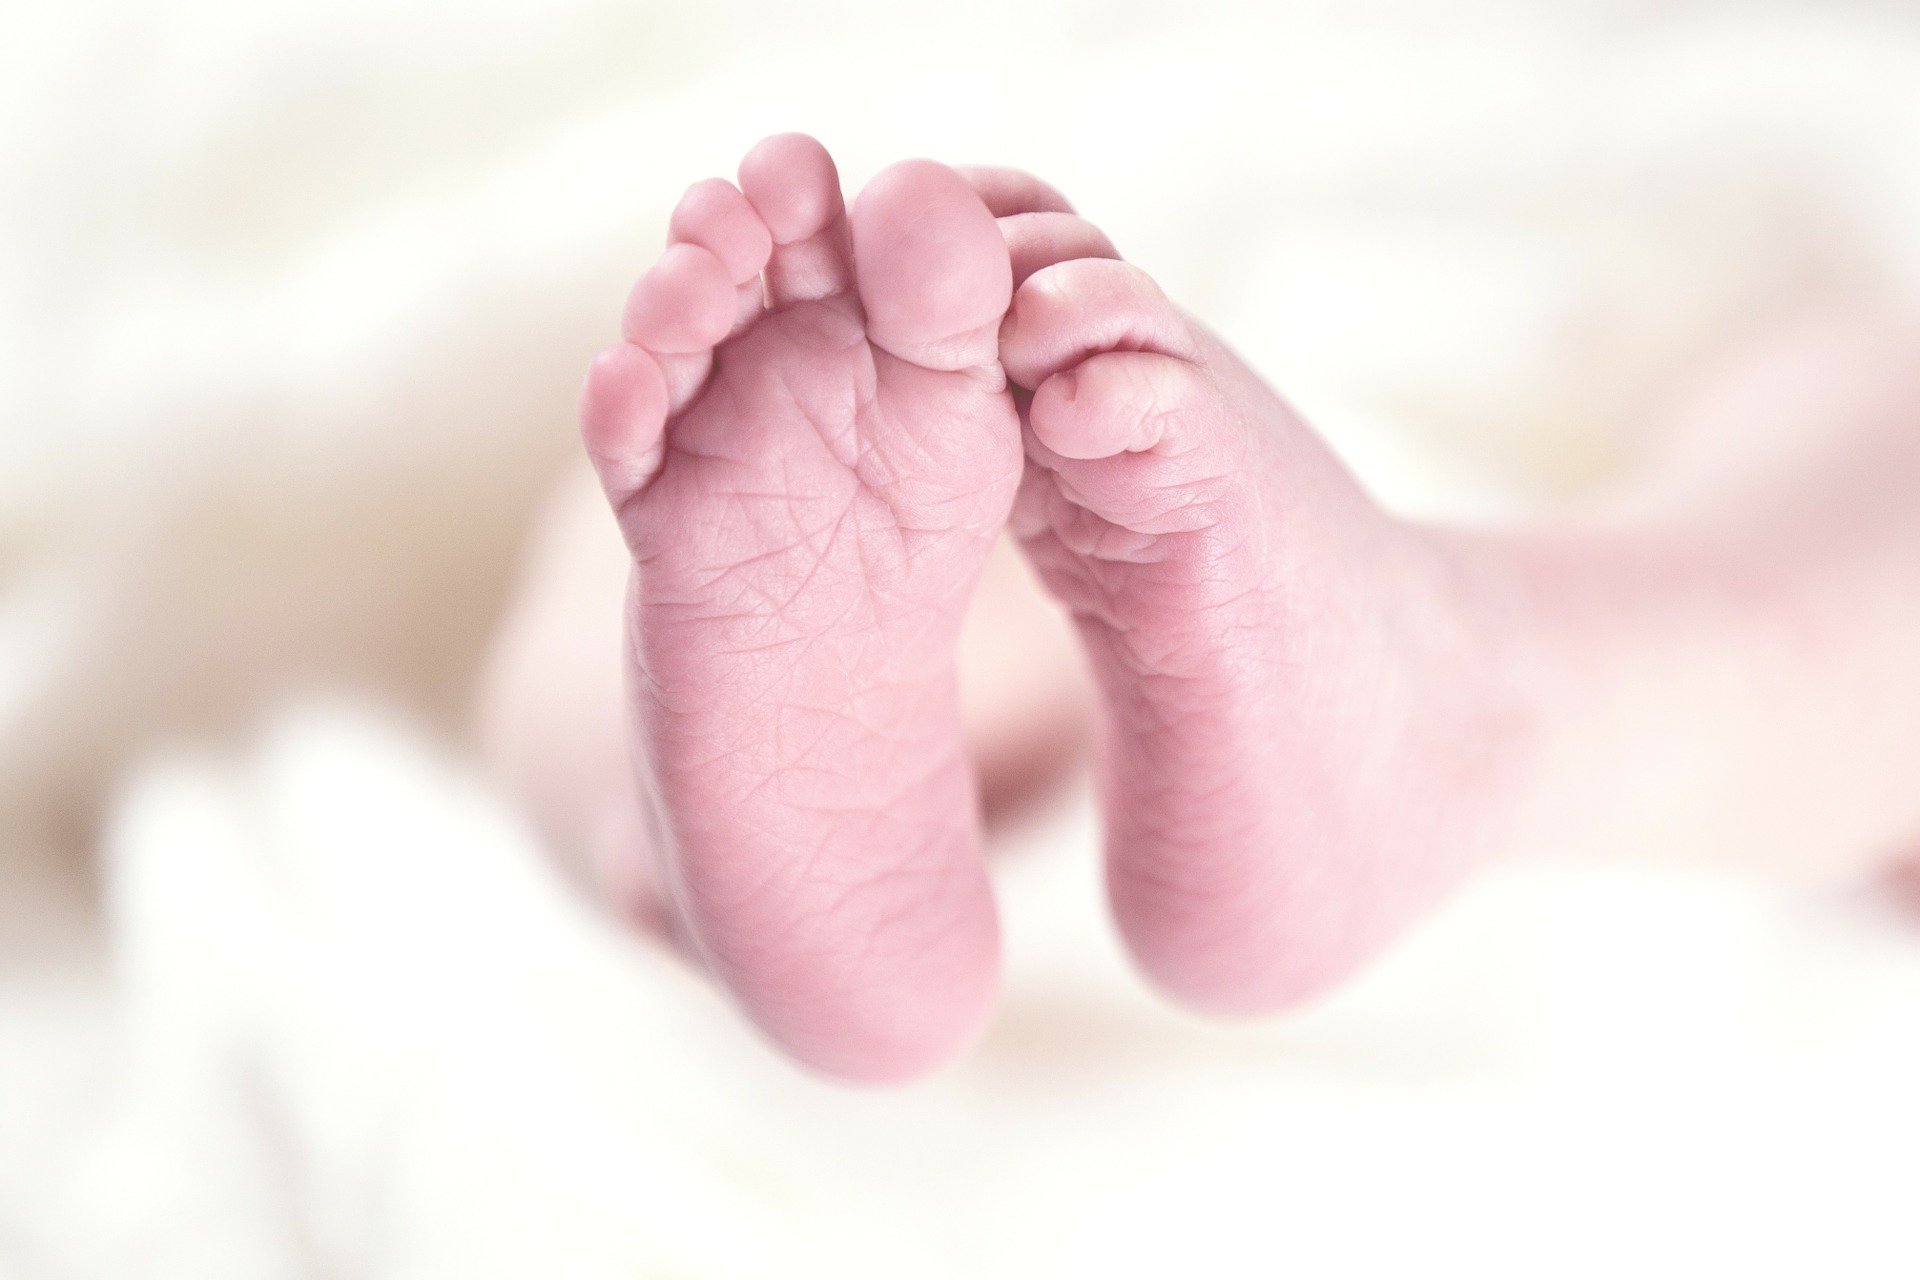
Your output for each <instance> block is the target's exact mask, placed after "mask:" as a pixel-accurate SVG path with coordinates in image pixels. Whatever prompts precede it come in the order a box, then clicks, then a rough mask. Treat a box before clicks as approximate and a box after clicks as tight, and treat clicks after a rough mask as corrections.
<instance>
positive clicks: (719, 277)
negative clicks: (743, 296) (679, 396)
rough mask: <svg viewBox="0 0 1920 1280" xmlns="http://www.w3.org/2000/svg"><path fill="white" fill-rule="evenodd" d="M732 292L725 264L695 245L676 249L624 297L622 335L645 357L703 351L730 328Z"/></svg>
mask: <svg viewBox="0 0 1920 1280" xmlns="http://www.w3.org/2000/svg"><path fill="white" fill-rule="evenodd" d="M736 297H737V294H736V290H735V287H734V282H733V278H732V276H731V275H730V274H729V273H728V271H727V268H726V264H724V263H723V262H721V261H720V259H719V258H718V257H717V256H716V255H715V254H714V253H713V252H712V251H711V250H709V249H705V248H702V247H701V246H699V245H696V244H674V245H669V246H668V247H667V251H666V252H665V253H663V254H661V255H660V261H659V262H657V263H655V264H654V266H653V269H652V270H651V271H649V272H647V274H646V275H644V276H641V277H640V282H639V283H638V284H636V285H634V286H633V292H632V293H631V294H630V295H628V297H627V309H626V314H625V315H624V316H623V317H622V320H621V325H620V331H621V335H622V336H623V337H625V338H626V340H627V341H628V342H631V343H634V344H635V345H637V346H641V347H645V348H646V349H647V350H649V351H656V352H661V353H664V354H668V355H684V354H688V353H691V352H699V351H704V350H706V349H708V348H710V347H712V346H713V345H714V344H715V343H716V342H719V341H720V340H721V339H722V338H724V337H726V336H727V333H728V331H729V330H730V329H732V328H733V321H734V312H735V308H736Z"/></svg>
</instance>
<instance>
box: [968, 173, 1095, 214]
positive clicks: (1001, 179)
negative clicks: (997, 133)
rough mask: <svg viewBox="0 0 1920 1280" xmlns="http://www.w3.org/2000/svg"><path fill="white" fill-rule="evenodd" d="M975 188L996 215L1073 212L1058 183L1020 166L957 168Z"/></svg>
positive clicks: (976, 193) (969, 184) (975, 192)
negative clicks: (1057, 185)
mask: <svg viewBox="0 0 1920 1280" xmlns="http://www.w3.org/2000/svg"><path fill="white" fill-rule="evenodd" d="M954 172H955V173H957V174H959V175H960V177H961V178H962V179H963V180H964V181H965V182H966V184H967V185H968V186H970V187H972V188H973V191H974V194H975V195H977V196H979V197H980V199H981V200H982V201H983V202H984V203H985V204H986V206H987V209H988V211H989V212H991V213H992V214H993V216H994V217H996V218H1006V217H1011V216H1012V215H1014V214H1018V213H1072V212H1073V206H1072V205H1071V204H1069V203H1068V202H1067V198H1066V197H1065V196H1063V195H1061V194H1060V192H1059V191H1058V190H1056V189H1055V188H1054V187H1052V186H1050V185H1048V184H1047V183H1044V182H1042V181H1040V179H1038V178H1036V177H1034V176H1033V175H1032V174H1030V173H1026V172H1023V171H1022V170H1019V169H1006V168H1001V167H999V166H997V165H985V164H964V165H961V166H960V167H959V168H957V169H955V170H954Z"/></svg>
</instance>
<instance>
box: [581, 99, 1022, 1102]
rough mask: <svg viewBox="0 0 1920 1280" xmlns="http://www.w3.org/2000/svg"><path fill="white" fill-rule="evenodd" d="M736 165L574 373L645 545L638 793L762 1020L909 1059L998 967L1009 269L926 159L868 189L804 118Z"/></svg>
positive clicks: (898, 1062) (946, 1048)
mask: <svg viewBox="0 0 1920 1280" xmlns="http://www.w3.org/2000/svg"><path fill="white" fill-rule="evenodd" d="M740 184H741V185H740V190H738V191H736V190H735V189H733V188H732V187H729V186H727V185H726V184H723V183H717V182H706V183H702V184H700V185H698V186H696V187H695V188H693V190H692V191H690V192H689V193H688V196H687V199H686V201H685V203H683V205H682V206H681V209H680V211H679V213H677V214H676V215H675V219H674V223H673V236H674V243H673V245H672V246H671V247H669V248H668V250H667V251H666V253H665V254H664V255H662V257H661V259H660V262H659V264H658V265H657V266H656V267H655V268H654V269H653V270H652V271H651V272H649V273H648V274H647V276H646V277H645V278H643V279H642V280H641V281H640V283H639V284H638V285H637V286H636V287H635V289H634V291H633V296H632V298H631V300H630V301H629V303H628V306H627V311H626V320H625V324H624V335H625V338H626V341H625V342H624V343H622V344H620V345H618V346H615V347H613V348H610V349H609V350H608V351H607V352H605V353H603V354H602V355H601V356H600V357H599V358H598V359H597V360H596V361H595V363H594V367H593V369H592V371H591V373H590V375H589V378H588V382H587V386H586V389H585V391H584V392H583V396H582V425H583V435H584V439H585V442H586V446H587V452H588V454H589V456H590V457H591V458H592V460H593V462H594V464H595V467H596V470H597V471H598V472H599V475H600V479H601V483H602V486H603V488H604V489H605V491H606V494H607V497H608V499H609V501H610V502H611V504H612V505H613V508H614V510H615V512H616V514H617V516H618V519H619V524H620V528H621V532H622V533H623V535H624V537H625V539H626V542H627V545H628V547H629V549H630V550H631V552H632V555H633V559H634V574H633V584H632V589H631V605H630V613H629V620H628V628H627V632H628V637H629V641H630V649H629V653H630V658H631V664H632V681H631V684H632V697H633V703H634V713H635V716H636V719H637V723H638V727H639V735H638V736H639V740H640V742H641V743H642V747H643V753H644V757H645V758H644V766H645V768H644V771H643V772H644V775H645V785H646V788H647V790H648V791H649V792H650V794H651V796H652V799H653V801H654V805H653V808H654V812H655V814H656V815H657V821H658V824H659V827H660V830H659V835H660V841H659V843H660V846H661V848H662V850H663V852H664V854H665V864H666V879H667V882H668V885H669V888H670V891H671V895H672V898H673V901H674V904H675V906H676V908H677V913H678V915H679V918H680V920H681V922H682V924H683V925H684V927H685V930H686V932H687V934H688V936H689V938H690V939H691V941H692V943H693V945H694V947H695V948H696V949H697V951H698V952H699V954H700V955H701V956H702V957H703V958H704V959H705V961H706V962H707V964H708V965H709V966H710V967H711V968H712V970H713V971H714V973H715V974H716V975H717V976H718V977H719V978H720V980H721V981H722V982H723V983H724V984H725V985H726V986H727V987H728V988H729V989H731V990H732V991H733V992H734V993H735V994H736V995H737V997H738V998H739V1000H740V1002H741V1004H742V1006H743V1007H744V1009H745V1010H746V1012H747V1013H748V1015H749V1016H750V1017H751V1018H752V1019H753V1020H754V1021H755V1022H756V1023H758V1024H759V1025H760V1026H761V1027H762V1028H763V1029H764V1030H765V1031H766V1032H767V1033H768V1034H769V1035H770V1036H771V1037H772V1038H773V1039H775V1040H776V1041H777V1042H779V1043H780V1044H781V1045H782V1046H784V1047H785V1048H786V1049H787V1050H788V1051H789V1052H791V1053H792V1054H794V1055H795V1056H796V1057H798V1058H800V1059H801V1060H803V1061H805V1062H807V1063H810V1064H811V1065H813V1066H815V1067H817V1068H819V1069H821V1070H823V1071H826V1072H829V1073H832V1074H835V1075H839V1076H844V1077H847V1078H852V1079H868V1080H891V1079H900V1078H904V1077H908V1076H912V1075H914V1074H917V1073H920V1072H922V1071H924V1070H926V1069H928V1068H929V1067H931V1066H933V1065H936V1064H938V1063H940V1062H943V1061H945V1060H947V1059H948V1058H950V1057H952V1056H953V1055H954V1054H955V1053H956V1052H957V1050H958V1049H959V1047H960V1046H962V1045H963V1044H965V1043H966V1042H967V1041H968V1040H969V1039H970V1038H971V1037H972V1036H973V1035H974V1034H975V1032H976V1031H977V1030H978V1028H979V1027H980V1025H981V1023H982V1022H983V1020H984V1019H985V1016H986V1014H987V1011H988V1009H989V1007H990V1004H991V1001H992V997H993V993H994V989H995V984H996V976H997V968H998V934H997V925H996V922H995V913H994V909H993V904H992V900H991V897H990V894H989V892H988V887H987V881H986V876H985V873H984V870H983V867H982V863H981V854H980V837H979V831H978V820H977V817H976V794H975V783H974V779H973V775H972V772H971V770H970V768H969V766H968V762H967V760H966V758H965V753H964V750H963V745H962V736H961V731H960V726H959V716H958V706H957V699H956V690H955V676H954V651H955V646H956V643H957V640H958V636H959V631H960V625H961V618H962V615H963V612H964V610H965V606H966V603H967V600H968V597H969V595H970V594H971V592H972V590H973V587H974V585H975V583H976V581H977V580H978V578H979V576H980V574H981V570H982V568H983V566H984V565H985V563H986V559H987V555H988V552H989V550H990V549H991V547H992V545H993V542H994V539H995V538H996V536H997V535H998V533H999V531H1000V529H1001V527H1002V526H1003V525H1004V523H1005V520H1006V516H1007V511H1008V508H1009V507H1010V505H1011V503H1012V501H1013V495H1014V490H1015V486H1016V485H1017V483H1018V480H1019V475H1020V466H1021V459H1020V451H1019V425H1018V421H1017V418H1016V416H1015V410H1014V407H1013V403H1012V399H1011V397H1010V396H1009V394H1008V392H1007V388H1006V381H1005V378H1004V375H1003V373H1002V371H1001V368H1000V365H999V363H998V360H997V343H996V334H997V330H998V326H999V323H1000V320H1001V318H1002V316H1003V314H1004V313H1005V311H1006V307H1007V303H1008V299H1009V295H1010V293H1011V289H1012V273H1011V266H1010V263H1009V259H1008V253H1007V249H1006V246H1005V244H1004V242H1003V240H1002V239H1001V236H1000V233H999V230H998V228H997V227H996V225H995V222H994V218H993V215H992V214H991V213H990V212H989V211H988V209H987V207H986V206H985V205H984V204H983V203H982V201H981V199H980V198H979V197H978V196H977V195H975V194H974V192H973V191H972V189H971V188H970V187H969V186H968V185H967V183H966V182H965V181H964V180H963V179H962V178H960V177H959V176H958V175H956V174H955V173H954V172H953V171H952V170H949V169H945V168H943V167H941V166H938V165H935V164H932V163H931V162H926V161H909V162H906V163H904V164H900V165H896V166H894V167H892V168H891V169H888V170H886V171H885V172H883V173H882V174H880V175H879V176H878V177H877V178H875V179H874V180H873V182H872V183H871V184H870V185H869V186H868V187H867V188H866V190H865V191H864V192H862V194H861V196H860V198H859V199H858V200H857V201H856V202H855V204H854V206H853V209H852V211H851V213H850V214H849V213H848V212H847V211H846V210H844V209H843V207H842V204H841V199H840V189H839V181H838V178H837V176H836V174H835V172H834V168H833V164H832V161H831V160H830V159H829V158H828V156H827V154H826V152H825V151H824V150H822V149H821V148H820V146H819V144H818V143H815V142H813V141H812V140H811V139H807V138H802V137H799V136H796V135H788V136H783V137H777V138H772V139H769V140H767V141H766V142H764V143H762V144H761V145H760V146H759V147H757V148H755V149H754V151H753V152H752V153H751V154H749V155H748V156H747V158H746V160H745V161H744V162H743V163H742V165H741V168H740ZM742 193H744V194H742ZM763 280H764V286H763ZM763 287H764V297H763V296H762V289H763Z"/></svg>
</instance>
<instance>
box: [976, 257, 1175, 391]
mask: <svg viewBox="0 0 1920 1280" xmlns="http://www.w3.org/2000/svg"><path fill="white" fill-rule="evenodd" d="M1198 349H1199V348H1198V343H1197V342H1196V340H1195V337H1194V333H1193V329H1192V326H1190V325H1189V324H1188V323H1187V320H1186V317H1184V316H1182V315H1181V314H1180V311H1179V309H1178V308H1176V307H1175V306H1174V305H1173V304H1172V303H1171V302H1169V301H1168V300H1167V296H1166V295H1165V294H1163V293H1161V292H1160V287H1159V286H1158V285H1156V284H1154V282H1153V279H1152V277H1150V276H1148V275H1147V273H1146V272H1144V271H1142V270H1140V269H1139V268H1138V267H1135V266H1133V265H1131V264H1129V263H1125V262H1118V261H1114V260H1111V259H1104V258H1078V259H1074V260H1073V261H1070V262H1061V263H1056V264H1055V265H1053V266H1050V267H1047V268H1044V269H1043V270H1040V271H1037V272H1035V273H1034V274H1033V275H1032V276H1030V277H1029V278H1028V279H1027V281H1026V282H1025V283H1024V284H1022V285H1021V286H1020V288H1019V290H1018V292H1016V293H1015V294H1014V298H1013V306H1012V309H1011V311H1010V312H1009V313H1008V315H1007V319H1006V323H1005V324H1004V325H1003V326H1002V327H1001V330H1000V361H1001V363H1002V364H1003V365H1004V366H1005V367H1006V370H1007V376H1008V377H1009V378H1011V379H1012V380H1013V381H1014V382H1015V383H1017V384H1019V385H1020V386H1023V387H1029V388H1033V387H1038V386H1039V385H1040V384H1041V383H1042V382H1045V381H1046V380H1047V379H1048V378H1050V377H1052V376H1053V375H1054V374H1056V373H1059V372H1060V371H1061V370H1062V369H1065V368H1067V367H1068V366H1070V365H1074V364H1078V363H1079V362H1080V361H1082V360H1084V359H1086V358H1087V357H1088V356H1091V355H1094V354H1096V353H1098V352H1102V351H1153V352H1157V353H1159V354H1161V355H1166V356H1175V357H1178V358H1181V359H1192V358H1194V356H1195V355H1196V354H1197V353H1198Z"/></svg>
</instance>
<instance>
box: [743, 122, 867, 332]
mask: <svg viewBox="0 0 1920 1280" xmlns="http://www.w3.org/2000/svg"><path fill="white" fill-rule="evenodd" d="M740 190H741V191H742V192H744V193H745V195H746V198H747V200H748V202H749V203H750V204H751V205H752V206H753V209H754V211H755V212H756V213H757V214H758V215H759V217H760V220H761V222H762V223H763V224H764V225H765V226H766V228H767V231H768V233H769V236H770V238H771V241H772V246H771V252H770V255H769V258H768V261H767V268H766V271H767V297H768V300H769V301H771V302H772V303H773V304H774V305H775V306H780V305H784V304H786V303H790V302H807V301H813V300H816V299H820V298H829V297H833V296H835V295H838V294H842V293H845V292H846V291H847V290H848V288H850V287H851V286H852V283H853V274H852V263H851V259H850V258H849V255H848V248H847V219H846V205H845V203H844V201H843V200H842V198H841V195H840V174H839V171H838V170H837V169H835V168H834V164H833V157H832V156H830V155H828V154H827V149H826V148H825V147H823V146H821V145H820V144H819V143H818V142H817V141H815V140H814V139H812V138H809V137H808V136H806V135H805V134H803V133H782V134H776V135H775V136H773V137H771V138H768V139H766V140H765V141H763V142H761V143H760V144H759V145H758V146H756V147H754V148H753V150H751V151H749V152H748V153H747V155H746V158H745V159H744V160H742V161H741V162H740Z"/></svg>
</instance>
